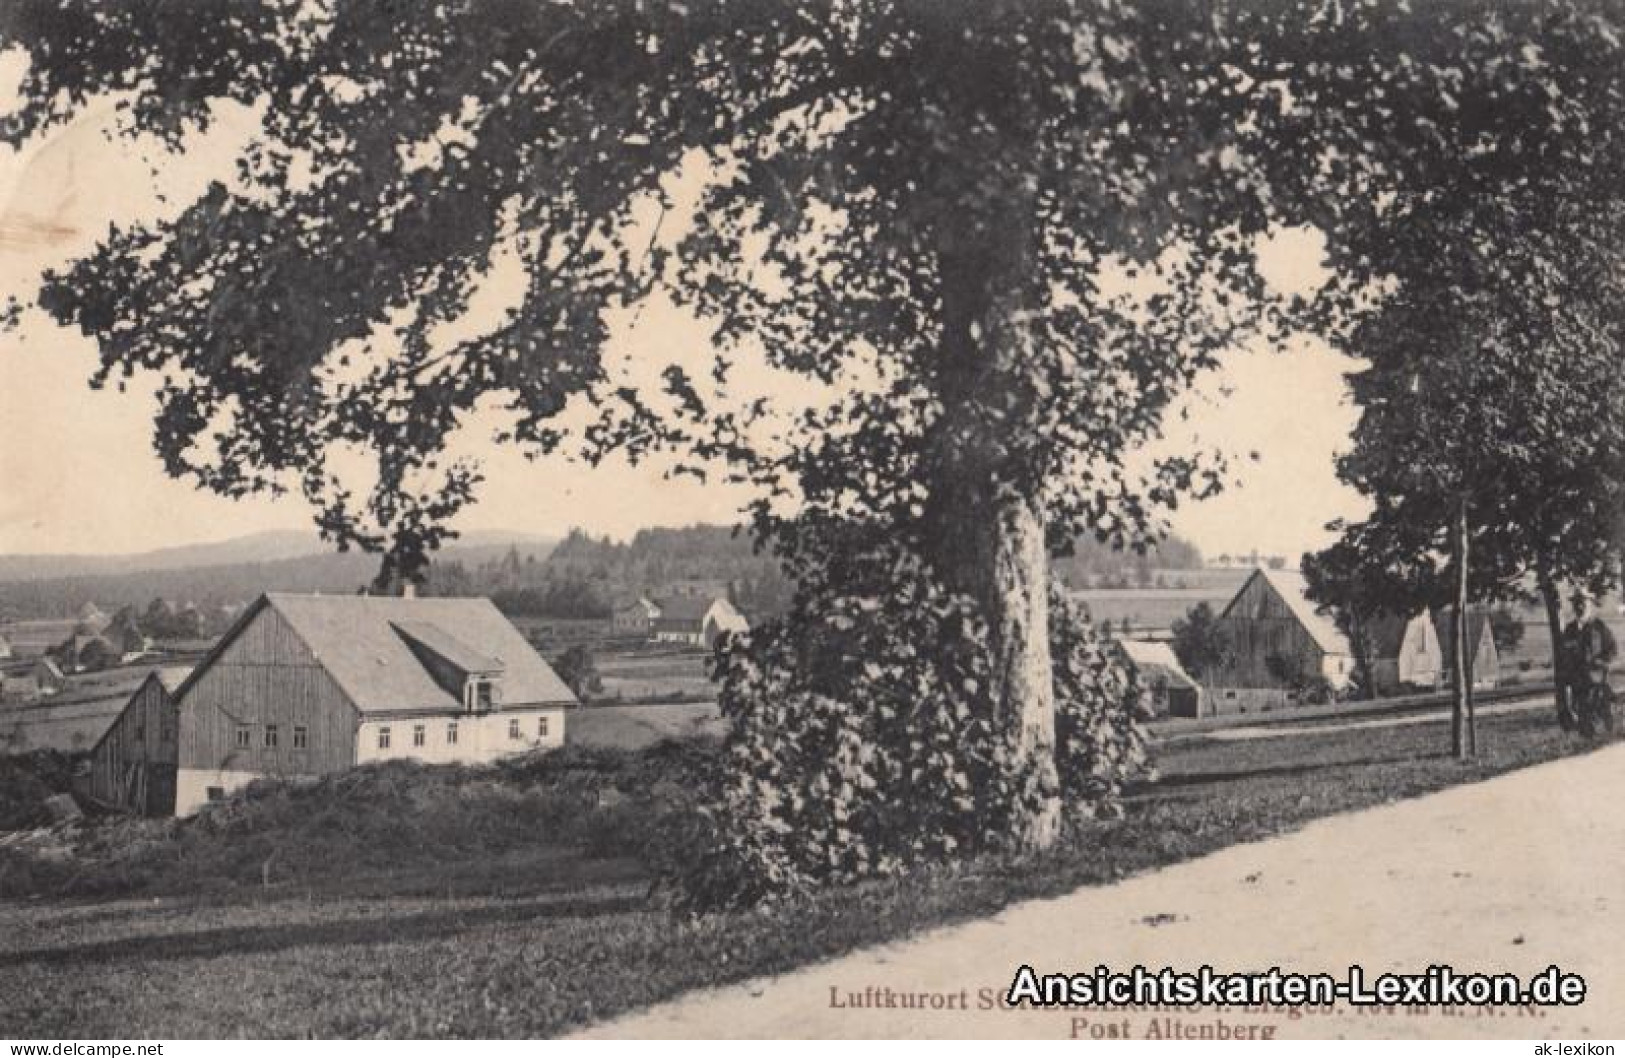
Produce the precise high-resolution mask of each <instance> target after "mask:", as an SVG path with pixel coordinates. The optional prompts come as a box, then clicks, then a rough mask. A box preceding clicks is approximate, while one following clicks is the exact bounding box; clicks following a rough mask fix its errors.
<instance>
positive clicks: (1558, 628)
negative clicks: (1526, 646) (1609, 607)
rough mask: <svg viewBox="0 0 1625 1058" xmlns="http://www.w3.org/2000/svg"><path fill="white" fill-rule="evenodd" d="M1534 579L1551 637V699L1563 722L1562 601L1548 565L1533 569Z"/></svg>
mask: <svg viewBox="0 0 1625 1058" xmlns="http://www.w3.org/2000/svg"><path fill="white" fill-rule="evenodd" d="M1535 581H1536V583H1537V584H1538V585H1539V586H1540V601H1541V602H1542V603H1544V604H1545V606H1546V630H1547V632H1548V633H1549V634H1550V635H1551V637H1552V684H1553V687H1552V699H1553V702H1554V703H1555V704H1556V706H1557V717H1558V724H1559V725H1561V724H1562V723H1563V717H1564V716H1565V715H1566V714H1567V703H1566V702H1565V700H1564V695H1565V693H1566V689H1567V687H1568V681H1567V680H1566V679H1565V678H1564V677H1565V676H1566V675H1567V674H1566V673H1565V672H1564V671H1563V670H1564V668H1565V666H1564V664H1563V603H1562V601H1561V600H1560V599H1559V597H1558V594H1557V582H1556V581H1554V580H1553V579H1552V575H1551V572H1550V567H1549V566H1548V565H1546V564H1545V563H1544V562H1543V563H1541V565H1540V567H1539V568H1538V569H1536V571H1535Z"/></svg>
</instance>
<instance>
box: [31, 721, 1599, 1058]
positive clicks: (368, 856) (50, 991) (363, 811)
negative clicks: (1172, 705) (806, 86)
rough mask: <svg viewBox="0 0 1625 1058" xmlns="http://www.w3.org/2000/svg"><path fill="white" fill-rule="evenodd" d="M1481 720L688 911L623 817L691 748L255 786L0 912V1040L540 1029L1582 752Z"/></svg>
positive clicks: (1147, 788)
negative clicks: (1072, 823)
mask: <svg viewBox="0 0 1625 1058" xmlns="http://www.w3.org/2000/svg"><path fill="white" fill-rule="evenodd" d="M1482 728H1483V730H1482V737H1481V745H1482V747H1483V755H1482V757H1481V758H1480V759H1479V760H1477V761H1475V762H1473V763H1471V764H1460V763H1457V762H1456V761H1455V760H1454V759H1452V758H1451V757H1450V756H1449V755H1448V753H1447V752H1446V746H1447V731H1448V728H1447V725H1444V724H1442V723H1419V724H1411V725H1405V726H1397V727H1390V728H1369V729H1360V730H1339V731H1328V732H1323V733H1304V734H1300V735H1296V736H1293V737H1288V738H1272V739H1260V740H1256V741H1221V740H1216V739H1210V738H1204V737H1200V736H1198V737H1189V736H1186V737H1182V738H1179V739H1177V740H1168V741H1164V742H1162V743H1160V744H1159V747H1158V754H1157V759H1158V766H1159V768H1160V777H1159V778H1158V779H1157V780H1156V781H1153V782H1148V783H1145V784H1142V785H1141V786H1139V787H1137V788H1136V789H1134V790H1133V791H1132V793H1131V795H1130V797H1129V798H1128V802H1127V805H1126V811H1125V812H1124V814H1123V816H1122V818H1119V819H1110V820H1101V821H1096V822H1093V823H1088V824H1085V825H1083V826H1081V827H1080V828H1078V829H1077V830H1075V831H1074V832H1073V833H1071V834H1070V835H1069V836H1068V838H1067V840H1066V841H1065V842H1064V843H1063V844H1062V845H1061V846H1059V847H1057V848H1056V849H1054V850H1053V851H1051V852H1049V853H1046V854H1044V855H1042V856H1037V857H1028V858H1020V859H1013V858H1004V857H999V856H991V855H990V856H983V857H980V858H977V859H975V860H972V861H969V862H965V863H961V864H959V865H956V866H952V867H941V868H937V869H931V870H923V871H920V872H918V873H916V874H914V875H912V876H910V877H907V878H903V879H899V880H895V881H889V882H884V883H873V884H868V885H863V886H858V887H854V888H848V889H840V890H834V891H829V892H824V893H821V894H817V895H815V896H810V897H806V898H802V899H797V900H791V901H787V902H784V903H782V904H780V905H778V906H775V907H773V908H771V909H770V910H766V911H749V912H739V913H729V914H716V915H707V916H704V917H699V918H691V917H686V916H681V915H676V914H673V913H672V912H670V911H669V910H667V909H666V908H665V906H664V905H663V904H662V902H661V900H660V899H659V897H658V894H657V891H656V890H654V889H652V888H651V882H652V878H651V876H650V875H649V873H648V868H647V865H646V860H645V851H646V847H645V846H644V845H643V844H642V843H644V842H647V841H650V840H652V837H651V829H656V828H651V826H650V825H649V814H648V813H646V812H645V811H644V809H645V808H647V807H648V803H647V802H645V801H640V800H639V799H640V798H643V797H649V796H654V797H662V798H672V797H680V796H682V791H683V787H684V783H683V779H682V776H683V775H684V774H685V770H686V768H687V767H688V766H689V765H690V764H692V763H693V762H692V761H691V760H689V759H688V758H687V757H685V754H689V753H702V754H703V752H704V751H703V749H699V748H696V747H693V746H691V747H689V748H687V749H684V748H681V747H673V745H672V744H671V743H663V744H661V745H660V746H658V747H654V748H652V749H649V750H645V751H642V752H640V753H628V754H615V753H588V754H586V755H582V754H581V753H579V752H578V753H576V754H575V755H574V759H573V760H572V758H571V754H570V753H569V752H568V751H567V752H566V753H565V754H564V755H562V756H560V757H558V758H557V759H556V760H555V761H554V762H552V763H551V764H539V763H534V762H533V763H528V764H522V765H521V764H516V765H514V766H512V767H511V768H510V769H509V770H508V771H506V772H502V771H495V772H480V771H470V770H466V769H462V770H459V769H428V768H423V767H422V766H417V767H416V769H414V768H411V767H407V768H402V767H399V766H394V765H392V766H390V767H389V768H383V769H379V768H369V769H360V770H359V771H358V772H356V773H347V775H348V776H349V778H346V779H344V780H343V781H344V782H348V783H349V784H350V785H349V786H348V787H340V786H337V785H335V786H332V787H326V788H324V787H322V786H318V787H315V788H306V789H304V790H302V791H295V790H283V789H276V788H266V789H264V790H262V791H261V792H260V793H259V794H258V795H257V796H256V798H253V799H250V800H249V801H247V802H244V803H241V804H239V803H236V802H234V803H233V804H232V806H231V808H230V813H229V814H228V815H227V817H225V818H224V819H221V820H218V821H216V822H214V823H208V824H205V823H196V824H190V825H176V824H168V827H170V828H173V832H167V831H165V830H164V829H163V828H162V827H159V828H158V832H157V833H156V834H154V835H152V836H150V838H149V840H151V841H152V842H154V843H156V845H157V847H158V848H159V849H160V850H161V854H159V855H155V857H154V862H155V863H156V864H157V866H156V867H155V868H154V869H153V870H152V872H151V873H149V874H147V875H146V876H144V877H138V876H136V875H129V876H126V877H124V878H123V879H114V881H115V882H117V883H118V884H115V885H112V886H111V887H110V888H108V889H106V890H105V891H103V892H102V893H101V894H100V895H98V896H95V897H91V896H90V895H88V894H83V893H82V894H81V895H77V896H75V895H72V893H73V890H74V885H75V882H74V881H72V880H70V879H75V878H77V881H78V882H79V883H81V884H82V882H83V881H84V879H83V876H82V873H81V874H80V875H79V876H75V875H73V874H61V875H58V876H56V877H55V878H54V879H51V880H50V881H51V882H52V883H53V884H54V885H55V888H54V889H53V888H51V887H50V886H48V885H47V886H42V887H41V889H40V891H38V892H37V893H36V895H35V896H34V897H32V898H29V897H24V896H21V895H18V896H17V897H15V898H13V899H12V900H11V901H9V902H0V994H3V995H5V996H6V997H7V999H8V1002H7V1004H6V1005H5V1007H4V1008H3V1010H0V1035H5V1036H11V1037H25V1038H26V1037H37V1038H43V1037H52V1036H71V1037H107V1038H113V1037H116V1038H126V1039H127V1038H133V1037H145V1036H158V1037H194V1036H201V1037H212V1036H261V1037H265V1036H271V1037H289V1036H311V1035H314V1036H343V1037H352V1036H359V1037H371V1036H391V1037H398V1036H440V1037H445V1036H452V1037H456V1036H499V1037H528V1036H548V1035H555V1034H558V1033H561V1032H564V1031H567V1030H568V1029H570V1028H571V1027H573V1026H578V1025H582V1024H586V1023H589V1022H592V1021H595V1020H598V1019H601V1018H605V1017H609V1016H611V1015H613V1014H616V1013H619V1012H622V1011H627V1010H631V1009H635V1008H638V1007H641V1006H645V1005H648V1004H650V1003H654V1002H657V1001H660V1000H662V999H666V998H670V997H672V996H675V995H677V994H679V993H681V992H684V991H687V990H689V989H693V988H699V987H705V986H709V985H718V984H723V983H728V982H733V981H738V980H741V979H744V978H748V977H752V976H756V975H759V974H767V973H778V972H782V971H785V970H789V969H791V968H794V967H796V966H801V965H805V964H807V963H809V962H812V961H816V960H819V959H823V958H827V957H831V956H834V955H838V954H841V953H843V952H846V951H849V950H851V949H853V948H856V947H860V946H864V945H869V944H874V943H879V942H884V941H888V940H893V939H896V938H900V937H903V936H906V935H908V934H910V933H913V932H915V931H918V930H921V929H925V928H929V927H932V926H937V925H943V924H947V923H952V922H957V921H962V920H966V919H971V918H978V917H983V916H986V915H988V914H990V913H993V912H995V911H996V910H998V909H999V908H1001V907H1004V906H1006V905H1008V904H1010V903H1011V902H1013V901H1017V900H1022V899H1026V898H1030V897H1041V896H1049V895H1055V894H1059V893H1063V892H1067V891H1070V890H1072V889H1075V888H1077V887H1079V886H1087V885H1101V884H1109V883H1111V882H1113V881H1116V880H1118V879H1121V878H1124V877H1126V876H1129V875H1132V874H1136V873H1139V872H1143V871H1148V870H1153V869H1156V868H1158V867H1161V866H1165V865H1167V864H1171V863H1175V862H1178V861H1181V860H1185V859H1189V858H1192V857H1195V856H1199V855H1202V854H1203V853H1206V852H1210V851H1213V850H1215V849H1218V848H1221V847H1224V846H1226V845H1231V844H1234V843H1238V842H1247V841H1255V840H1259V839H1262V838H1267V837H1269V836H1271V835H1273V834H1278V833H1282V832H1284V831H1289V830H1292V829H1295V828H1297V827H1299V826H1301V825H1303V824H1304V823H1306V822H1308V821H1310V820H1312V819H1316V818H1320V817H1322V816H1326V815H1331V814H1334V813H1339V812H1346V811H1350V810H1355V809H1359V808H1363V807H1367V806H1370V805H1376V804H1381V803H1384V802H1388V801H1393V800H1396V799H1400V798H1406V797H1414V796H1417V795H1420V794H1425V793H1428V792H1430V791H1433V790H1437V789H1441V788H1443V787H1446V786H1450V785H1453V784H1456V783H1461V782H1474V781H1478V780H1481V779H1485V778H1488V777H1490V776H1493V775H1496V774H1500V773H1502V772H1505V771H1508V770H1511V769H1515V768H1520V767H1524V766H1527V765H1530V764H1534V763H1537V762H1540V761H1545V760H1550V759H1554V758H1560V757H1564V756H1567V755H1570V754H1575V753H1583V752H1586V751H1588V750H1589V749H1591V748H1593V746H1594V744H1590V743H1583V742H1581V741H1579V740H1577V739H1574V738H1570V737H1565V736H1562V735H1561V734H1559V733H1558V732H1557V731H1556V730H1555V728H1554V726H1553V725H1552V724H1551V722H1550V720H1549V719H1548V718H1547V717H1546V716H1545V714H1544V712H1531V713H1518V714H1511V715H1506V716H1497V717H1493V718H1487V719H1486V720H1485V721H1484V723H1483V725H1482ZM339 781H340V780H334V782H335V783H338V782H339ZM610 790H616V791H618V793H619V796H618V797H612V796H607V794H608V792H609V791H610ZM408 807H410V808H412V810H413V811H412V812H406V811H405V809H407V808H408ZM497 816H500V817H501V818H490V817H497ZM477 820H485V822H484V823H483V824H482V825H481V826H474V825H473V823H474V822H475V821H477ZM277 849H281V850H283V851H282V853H281V856H282V859H281V860H280V861H278V860H277V859H275V858H274V856H273V853H275V851H276V850H277ZM268 859H269V860H270V863H271V865H270V867H269V868H266V867H265V862H266V860H268ZM0 878H3V876H0ZM121 886H122V888H121ZM1175 910H1177V909H1175Z"/></svg>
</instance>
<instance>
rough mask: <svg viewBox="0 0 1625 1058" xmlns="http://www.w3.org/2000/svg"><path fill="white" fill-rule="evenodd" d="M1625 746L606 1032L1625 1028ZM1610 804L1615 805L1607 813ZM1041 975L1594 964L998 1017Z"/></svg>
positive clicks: (601, 1030) (663, 1011)
mask: <svg viewBox="0 0 1625 1058" xmlns="http://www.w3.org/2000/svg"><path fill="white" fill-rule="evenodd" d="M1622 795H1625V745H1618V746H1613V747H1609V748H1607V749H1603V750H1600V751H1598V752H1595V753H1592V754H1590V755H1588V756H1583V757H1577V758H1571V759H1568V760H1562V761H1557V762H1554V763H1550V764H1545V765H1541V766H1539V767H1535V768H1530V769H1527V770H1525V771H1521V772H1517V773H1514V774H1512V775H1507V776H1503V777H1500V778H1497V779H1493V780H1490V781H1488V782H1483V783H1477V784H1472V785H1466V786H1459V787H1455V788H1452V789H1450V790H1446V791H1444V792H1441V793H1437V794H1433V795H1431V796H1428V797H1424V798H1421V799H1418V800H1413V801H1405V802H1400V803H1396V804H1392V805H1388V806H1385V807H1382V808H1377V809H1371V810H1368V811H1365V812H1360V813H1356V814H1353V815H1348V816H1342V817H1335V818H1331V819H1325V820H1320V821H1318V822H1316V823H1313V824H1311V825H1310V826H1308V827H1305V828H1304V829H1303V830H1301V831H1299V832H1297V833H1295V834H1291V835H1287V836H1285V837H1280V838H1274V839H1271V840H1269V841H1264V842H1259V843H1256V844H1252V845H1242V846H1236V847H1232V848H1229V849H1225V850H1223V851H1221V852H1218V853H1215V854H1214V855H1211V856H1208V857H1205V858H1203V859H1199V860H1193V861H1191V862H1189V863H1185V864H1181V865H1179V866H1176V867H1172V868H1169V869H1167V870H1163V871H1158V872H1155V873H1152V874H1148V875H1143V876H1141V877H1138V878H1133V879H1130V880H1128V881H1125V882H1122V883H1119V884H1117V885H1112V886H1108V887H1102V888H1096V889H1083V890H1079V891H1078V892H1076V893H1073V894H1071V895H1069V896H1065V897H1060V898H1057V899H1053V900H1044V901H1034V902H1030V903H1025V904H1020V905H1017V906H1015V907H1012V908H1010V909H1008V910H1007V911H1005V912H1004V913H1002V914H1000V915H998V916H996V917H994V918H991V919H987V920H983V921H979V922H975V923H970V924H966V925H961V926H955V927H949V928H945V929H941V930H936V931H933V932H930V933H926V934H923V935H921V936H919V937H916V938H914V939H912V940H910V941H906V942H903V943H899V944H894V945H887V946H883V947H877V948H873V949H868V950H865V951H862V952H858V953H855V954H853V955H849V956H846V957H844V958H841V959H838V960H835V961H833V962H829V963H825V964H822V965H818V966H813V967H810V968H808V969H804V970H801V971H797V972H795V973H792V974H788V975H785V976H783V977H778V978H772V979H764V980H757V981H752V982H747V983H745V984H742V985H738V986H733V987H729V988H725V989H719V990H716V991H710V992H703V993H696V994H693V995H690V996H688V997H685V998H683V999H680V1000H677V1001H674V1002H672V1003H668V1004H665V1005H662V1006H659V1007H655V1008H652V1009H650V1010H647V1011H644V1012H642V1013H639V1014H637V1015H633V1016H630V1017H627V1018H623V1019H620V1020H617V1021H612V1022H609V1023H607V1024H604V1025H601V1026H598V1027H597V1028H596V1029H595V1030H594V1031H593V1033H592V1034H593V1035H599V1036H623V1037H642V1036H679V1037H680V1036H711V1035H724V1036H742V1037H763V1036H792V1037H794V1036H813V1037H919V1036H925V1037H961V1036H971V1037H1009V1036H1027V1037H1072V1036H1078V1037H1082V1038H1091V1037H1097V1036H1115V1035H1126V1036H1128V1037H1130V1038H1147V1037H1150V1038H1159V1037H1164V1038H1165V1037H1168V1036H1175V1037H1180V1036H1199V1037H1200V1036H1205V1035H1213V1036H1224V1035H1225V1034H1231V1035H1236V1034H1251V1035H1255V1036H1259V1035H1265V1034H1272V1035H1275V1036H1277V1037H1309V1036H1313V1037H1328V1036H1329V1037H1338V1036H1344V1037H1385V1036H1400V1037H1415V1036H1468V1037H1505V1036H1514V1037H1534V1038H1544V1039H1570V1040H1573V1039H1584V1038H1588V1037H1593V1038H1594V1037H1598V1036H1606V1037H1616V1038H1617V1037H1620V1036H1625V947H1622V946H1621V944H1620V943H1619V938H1621V937H1625V891H1622V889H1625V796H1622ZM1600 806H1610V807H1611V809H1612V810H1604V809H1603V808H1602V807H1600ZM1023 963H1027V964H1031V965H1032V966H1034V967H1035V968H1036V969H1037V970H1038V971H1039V972H1041V973H1045V972H1077V971H1083V970H1089V969H1092V968H1093V967H1095V966H1096V965H1097V964H1106V965H1109V966H1112V967H1113V968H1120V969H1127V968H1129V967H1131V966H1133V965H1134V964H1136V963H1139V964H1143V965H1145V966H1147V967H1149V968H1152V969H1160V968H1161V967H1163V966H1172V967H1175V968H1177V969H1189V970H1194V969H1195V968H1197V967H1198V966H1200V965H1202V964H1203V963H1211V964H1212V965H1213V966H1214V968H1215V969H1218V970H1253V969H1268V968H1269V967H1272V966H1280V967H1281V968H1283V969H1284V970H1296V971H1303V972H1317V971H1318V972H1326V973H1330V974H1333V975H1335V976H1338V977H1342V976H1345V975H1346V973H1347V969H1348V967H1349V966H1350V965H1351V964H1356V963H1358V964H1359V965H1361V966H1362V967H1363V968H1364V969H1365V971H1366V973H1367V976H1368V978H1369V977H1371V976H1374V975H1376V974H1380V973H1383V972H1387V971H1394V972H1407V973H1409V972H1422V971H1425V970H1426V969H1427V968H1428V967H1429V966H1430V965H1432V964H1435V963H1447V964H1449V965H1450V966H1452V967H1454V968H1455V969H1456V970H1457V971H1468V970H1477V971H1486V972H1490V971H1494V972H1514V973H1518V974H1520V975H1523V976H1524V977H1526V978H1527V977H1528V976H1529V975H1531V974H1533V973H1536V972H1538V971H1541V970H1543V969H1545V968H1546V967H1547V966H1548V965H1552V964H1555V965H1557V966H1559V967H1561V968H1562V969H1564V970H1566V971H1571V972H1577V973H1581V974H1583V975H1584V976H1585V978H1586V980H1587V982H1588V984H1589V988H1590V993H1589V998H1588V1000H1587V1001H1586V1003H1585V1004H1584V1005H1582V1006H1580V1007H1578V1008H1551V1009H1544V1010H1537V1011H1532V1012H1531V1011H1528V1010H1489V1011H1484V1010H1479V1009H1469V1010H1462V1009H1460V1008H1458V1009H1456V1010H1455V1011H1453V1012H1446V1011H1440V1010H1431V1011H1426V1012H1423V1013H1414V1012H1409V1011H1406V1010H1404V1009H1399V1008H1387V1009H1384V1010H1376V1011H1365V1012H1358V1011H1356V1010H1354V1009H1353V1008H1350V1007H1347V1006H1343V1007H1339V1008H1337V1009H1334V1010H1332V1011H1330V1012H1317V1013H1315V1014H1313V1015H1309V1014H1305V1013H1303V1012H1301V1011H1299V1012H1291V1013H1289V1012H1285V1011H1279V1010H1276V1011H1269V1010H1244V1011H1237V1010H1230V1011H1217V1010H1213V1009H1208V1010H1201V1011H1193V1010H1183V1011H1181V1010H1165V1011H1144V1010H1135V1011H1126V1012H1125V1011H1114V1012H1104V1011H1082V1010H1078V1011H1055V1010H1046V1011H1032V1010H1030V1009H1024V1010H1021V1011H1011V1010H1001V1009H998V1008H997V1007H996V1006H993V1007H991V1008H989V1004H990V1003H991V1002H992V1001H993V1000H994V998H995V997H996V996H997V995H998V994H1000V993H1001V992H1002V991H1003V990H1004V989H1005V988H1007V987H1008V985H1009V983H1010V979H1011V975H1012V974H1013V972H1014V971H1015V969H1016V968H1017V967H1018V966H1020V965H1021V964H1023Z"/></svg>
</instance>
